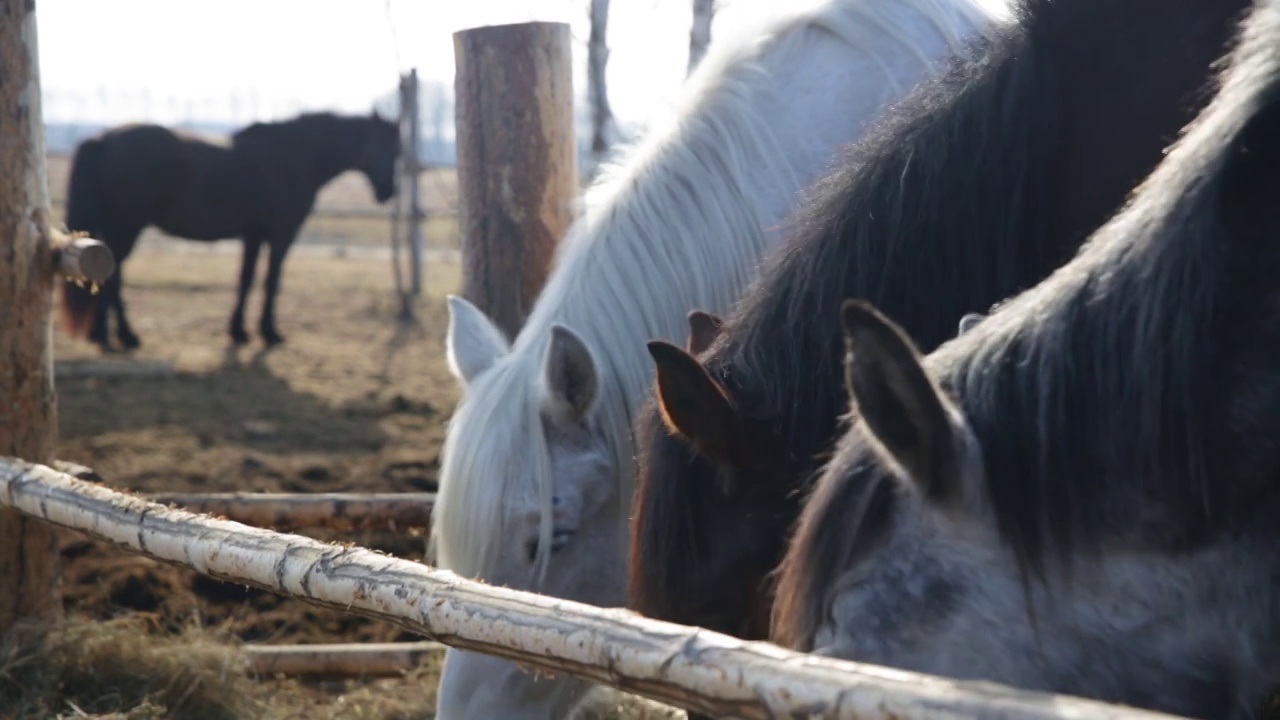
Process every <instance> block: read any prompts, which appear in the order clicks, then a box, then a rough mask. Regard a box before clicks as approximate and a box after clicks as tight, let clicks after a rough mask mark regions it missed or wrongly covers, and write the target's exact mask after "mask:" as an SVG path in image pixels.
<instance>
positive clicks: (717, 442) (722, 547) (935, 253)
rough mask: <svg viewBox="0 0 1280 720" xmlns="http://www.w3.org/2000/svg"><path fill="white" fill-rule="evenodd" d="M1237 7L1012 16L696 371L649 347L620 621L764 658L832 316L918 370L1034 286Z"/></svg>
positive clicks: (841, 188) (1178, 99) (728, 323)
mask: <svg viewBox="0 0 1280 720" xmlns="http://www.w3.org/2000/svg"><path fill="white" fill-rule="evenodd" d="M1245 7H1246V0H1177V1H1176V2H1170V1H1169V0H1126V1H1125V2H1115V1H1114V0H1026V2H1024V3H1023V5H1022V6H1021V9H1020V12H1018V13H1017V17H1018V22H1017V23H1016V24H1014V25H1012V26H1008V27H1006V28H1005V32H1003V33H1002V34H1001V36H1000V37H999V38H998V39H997V40H996V41H995V42H993V43H992V44H991V45H990V46H989V48H988V50H987V52H986V53H984V54H982V55H981V56H979V57H977V58H976V59H974V60H972V61H971V62H968V63H962V64H961V65H960V66H959V67H957V68H956V69H955V71H954V72H952V73H950V74H948V75H945V76H942V77H941V78H939V79H938V80H936V81H935V82H932V83H929V84H927V85H926V86H924V87H922V88H919V89H918V90H917V92H915V93H913V95H912V96H911V97H909V98H908V99H907V100H906V101H904V102H902V103H899V105H898V106H897V107H895V108H894V110H893V112H892V114H891V116H890V117H887V118H885V119H884V121H883V122H881V123H880V127H879V128H878V129H877V131H876V132H874V133H872V134H870V135H868V136H867V137H866V138H864V139H863V140H862V141H861V142H860V143H859V144H857V145H855V146H854V147H852V148H851V149H850V152H849V155H848V157H847V158H846V159H845V160H844V161H843V162H842V163H841V164H840V165H839V166H838V167H837V168H836V169H835V170H834V171H833V172H832V173H831V174H830V175H829V176H828V177H826V178H825V179H823V180H822V181H820V182H819V183H818V184H817V188H818V190H817V192H816V193H815V196H814V198H813V199H812V200H811V201H810V202H809V203H808V204H807V205H806V206H805V207H804V208H803V209H801V210H800V211H799V212H798V213H797V215H796V217H795V218H794V219H793V222H792V225H794V226H795V227H797V232H796V233H795V235H794V236H793V237H792V238H790V239H789V240H788V241H787V243H786V244H785V245H784V246H783V247H782V249H781V250H780V251H779V252H777V253H776V255H775V256H774V258H773V259H771V261H770V262H769V263H768V264H767V265H766V266H765V268H764V269H763V270H762V272H761V276H760V278H759V280H758V281H757V282H756V283H755V284H754V285H753V286H752V287H751V288H749V289H748V290H747V291H746V292H745V294H744V296H743V297H742V299H741V300H740V301H739V303H738V305H737V308H736V309H735V310H734V312H733V313H731V314H730V315H729V316H728V317H726V318H725V322H724V326H723V328H722V329H721V330H720V331H719V337H718V339H716V340H715V341H714V342H713V343H712V345H711V347H710V348H709V350H707V352H705V353H704V354H702V355H701V356H700V358H699V359H700V360H701V362H699V361H698V360H695V359H694V358H692V357H691V356H689V355H688V353H686V352H685V351H684V350H682V349H681V348H679V347H676V346H674V345H671V344H666V343H653V344H651V348H650V350H651V353H652V358H653V361H654V364H655V367H656V368H657V392H656V393H655V395H656V398H655V400H654V402H653V403H652V404H651V405H650V407H648V408H646V409H645V410H644V412H643V414H642V415H641V417H640V423H639V430H638V441H637V444H638V453H637V455H638V462H639V464H640V466H641V469H640V480H639V485H638V492H637V496H636V500H635V513H634V517H633V519H632V542H631V551H632V556H631V558H632V565H631V571H630V573H631V574H630V600H629V604H630V607H631V608H632V609H634V610H637V611H639V612H641V613H643V614H645V615H649V616H653V617H657V618H660V619H664V620H671V621H674V622H680V623H684V624H688V625H699V626H703V627H708V628H711V629H713V630H717V631H720V632H726V633H729V634H734V635H738V636H741V637H745V638H750V639H762V638H764V637H765V636H766V635H767V634H768V628H769V611H770V603H771V600H770V577H771V573H772V572H773V570H774V569H775V568H776V566H777V563H778V562H779V561H780V560H781V557H782V553H783V550H784V547H785V543H786V538H787V536H788V532H789V530H790V528H791V527H792V526H793V524H794V521H795V519H796V517H797V515H798V512H799V507H800V503H801V498H802V497H803V493H804V491H805V488H806V487H807V486H808V485H809V484H810V483H811V482H812V478H813V474H814V472H815V471H816V470H817V469H818V468H820V467H821V465H822V462H823V460H824V459H825V457H826V456H827V454H828V453H829V451H830V448H831V443H832V442H833V441H834V439H835V438H836V437H837V431H838V418H839V415H840V414H841V412H842V411H843V409H844V407H845V406H846V403H847V395H846V394H845V392H844V390H843V386H842V384H841V377H840V358H841V353H842V351H843V348H842V340H841V328H840V323H839V315H840V313H839V309H840V303H841V301H842V300H843V299H844V298H846V297H861V298H865V299H868V300H870V301H872V302H875V303H877V304H878V305H879V306H880V307H881V308H882V309H883V310H884V311H885V312H886V313H887V314H889V315H890V316H891V317H893V318H895V320H896V321H897V322H899V323H901V324H902V325H903V326H904V327H905V328H906V329H907V331H908V332H910V333H911V335H912V337H914V338H916V341H917V342H918V343H919V344H920V345H921V346H922V347H924V348H925V349H926V350H930V349H933V348H934V347H936V346H937V345H938V344H940V343H942V342H943V341H945V340H947V339H949V338H952V337H954V336H955V334H956V332H957V325H956V321H957V318H960V317H962V316H963V315H964V314H965V313H969V312H975V311H983V310H985V309H987V308H990V307H991V306H992V305H993V304H995V303H998V302H999V301H1001V300H1003V299H1004V298H1007V297H1009V296H1012V295H1015V294H1016V293H1018V292H1020V291H1021V290H1023V289H1025V288H1028V287H1031V286H1034V285H1035V284H1036V283H1037V282H1039V281H1040V280H1043V279H1044V278H1045V277H1047V276H1048V275H1049V274H1050V273H1051V272H1052V271H1053V270H1054V269H1055V268H1057V267H1058V266H1060V265H1061V264H1063V263H1065V262H1067V261H1068V260H1069V259H1070V258H1071V257H1072V255H1073V254H1074V253H1075V251H1076V250H1077V249H1078V248H1079V246H1080V244H1081V243H1083V242H1084V240H1085V239H1086V238H1087V237H1088V235H1089V233H1090V232H1092V231H1093V230H1094V229H1096V228H1097V227H1098V226H1099V225H1101V224H1102V223H1103V222H1105V221H1106V219H1107V218H1108V217H1110V216H1111V215H1112V214H1113V213H1115V212H1116V211H1117V210H1118V209H1119V208H1120V207H1121V205H1122V204H1123V202H1124V199H1125V197H1126V196H1127V194H1128V193H1129V192H1130V191H1131V190H1132V188H1133V187H1135V186H1136V185H1137V184H1138V183H1139V182H1141V180H1142V179H1143V178H1144V177H1145V176H1146V175H1147V174H1148V173H1149V172H1150V171H1151V170H1152V169H1153V168H1154V167H1155V166H1156V164H1157V163H1159V161H1160V159H1161V158H1162V157H1163V151H1164V149H1165V148H1166V147H1167V145H1168V144H1169V143H1170V142H1171V141H1172V139H1173V138H1175V137H1176V136H1177V133H1178V131H1179V130H1180V129H1181V128H1182V127H1183V126H1184V125H1185V124H1186V123H1187V122H1189V121H1190V120H1191V119H1192V118H1194V117H1195V114H1196V111H1197V110H1198V109H1199V108H1200V107H1203V104H1204V103H1205V102H1207V98H1205V97H1202V95H1203V93H1202V90H1203V89H1205V88H1207V84H1208V81H1209V79H1210V78H1211V71H1210V65H1211V63H1212V62H1213V61H1214V60H1215V59H1217V58H1218V57H1219V56H1220V55H1221V53H1222V51H1223V48H1224V47H1225V46H1226V43H1227V41H1228V40H1229V38H1230V37H1231V35H1232V33H1233V28H1234V22H1235V20H1236V19H1237V17H1238V14H1239V13H1240V12H1241V11H1242V10H1243V9H1244V8H1245ZM1137 36H1141V37H1142V41H1141V42H1135V41H1134V38H1135V37H1137ZM987 322H989V320H984V321H983V323H982V324H980V325H978V326H977V327H976V328H973V329H971V330H969V331H968V333H966V334H969V333H973V332H978V331H979V330H980V329H981V327H982V326H983V325H985V324H986V323H987Z"/></svg>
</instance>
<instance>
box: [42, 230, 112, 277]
mask: <svg viewBox="0 0 1280 720" xmlns="http://www.w3.org/2000/svg"><path fill="white" fill-rule="evenodd" d="M55 255H56V256H57V258H58V274H59V275H61V276H62V277H63V278H64V279H66V280H70V281H72V282H82V283H94V284H97V283H104V282H106V281H107V278H109V277H111V274H112V273H114V272H115V271H116V258H115V256H114V255H112V254H111V248H109V247H107V246H106V245H105V244H103V242H102V241H101V240H94V239H93V238H88V237H80V238H74V239H65V240H64V241H62V242H60V243H58V244H57V249H56V250H55Z"/></svg>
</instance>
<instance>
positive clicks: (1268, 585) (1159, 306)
mask: <svg viewBox="0 0 1280 720" xmlns="http://www.w3.org/2000/svg"><path fill="white" fill-rule="evenodd" d="M1241 38H1242V39H1241V42H1240V43H1239V44H1238V46H1237V47H1236V48H1235V49H1234V50H1233V52H1232V53H1231V55H1230V56H1229V63H1227V64H1226V66H1225V70H1224V71H1223V74H1222V81H1221V89H1220V91H1219V92H1218V93H1217V96H1216V98H1215V99H1214V100H1213V101H1212V103H1211V104H1210V105H1209V107H1208V108H1207V109H1206V110H1205V111H1204V113H1203V114H1202V115H1201V116H1200V117H1199V118H1198V119H1197V120H1196V121H1195V122H1194V123H1193V124H1192V125H1191V126H1190V127H1189V129H1188V130H1187V132H1186V133H1185V135H1183V137H1182V138H1181V139H1179V140H1178V142H1177V143H1176V144H1175V145H1174V146H1173V147H1172V148H1171V149H1170V151H1169V153H1168V156H1167V158H1166V159H1165V160H1164V161H1163V162H1162V163H1161V164H1160V166H1159V167H1158V168H1157V169H1156V170H1155V171H1154V172H1153V173H1152V174H1151V176H1150V177H1149V178H1148V179H1147V180H1146V182H1145V183H1143V185H1142V186H1141V187H1139V188H1138V190H1137V191H1136V192H1135V194H1134V197H1133V199H1132V201H1131V202H1130V203H1129V204H1128V206H1127V207H1126V208H1125V209H1124V210H1123V211H1122V212H1121V213H1119V214H1118V215H1116V217H1115V218H1114V219H1112V220H1111V221H1110V222H1109V223H1107V224H1106V225H1105V226H1103V227H1102V228H1101V229H1099V230H1098V231H1097V233H1095V234H1094V236H1093V237H1092V238H1091V239H1090V240H1089V242H1088V243H1087V244H1086V245H1085V246H1084V248H1083V249H1082V250H1081V251H1080V253H1079V255H1078V256H1077V257H1076V258H1075V259H1074V260H1073V261H1071V262H1070V263H1069V264H1067V265H1066V266H1065V267H1063V268H1062V269H1061V270H1059V271H1058V272H1056V273H1055V274H1054V275H1053V276H1052V277H1051V278H1049V279H1048V280H1046V281H1045V282H1044V283H1042V284H1041V285H1039V286H1037V287H1035V288H1033V289H1031V290H1029V291H1027V292H1025V293H1023V294H1022V295H1020V296H1018V297H1016V298H1014V299H1013V300H1012V301H1010V302H1009V303H1008V304H1006V305H1005V306H1003V307H1002V308H999V309H997V310H996V311H994V312H993V313H992V314H991V315H989V316H988V317H987V318H985V319H984V320H983V321H982V322H981V323H980V324H978V325H977V326H975V327H973V328H972V329H970V330H969V331H968V332H966V333H964V334H963V335H961V336H959V337H958V338H956V339H955V340H953V341H951V342H949V343H947V344H946V345H943V346H942V347H940V348H939V349H938V350H936V351H935V352H933V353H932V354H930V355H929V356H928V357H925V358H921V357H920V356H919V354H918V352H917V350H916V348H915V347H914V345H913V343H912V342H911V340H910V339H909V338H908V337H907V335H906V333H905V332H903V331H902V329H901V328H899V327H897V326H896V324H895V323H893V322H892V321H891V320H889V319H888V318H886V317H885V316H884V315H883V314H882V313H880V312H879V311H877V310H876V309H874V308H873V307H872V306H871V305H869V304H867V303H865V302H863V301H857V300H853V301H849V302H848V303H846V305H845V306H844V308H843V312H842V323H843V327H844V336H845V345H846V357H845V363H844V368H845V376H846V386H847V388H848V391H849V396H850V399H851V405H852V409H851V411H850V415H849V418H848V423H849V425H848V427H847V432H846V433H845V434H844V435H843V437H842V438H841V439H840V441H839V445H838V449H837V451H836V454H835V457H834V458H833V459H832V460H831V462H830V463H829V464H828V466H827V468H826V470H825V472H824V474H823V475H822V478H821V479H820V480H819V481H818V483H817V485H816V489H815V491H814V492H813V495H812V496H811V497H810V499H809V500H808V501H807V503H806V506H805V509H804V512H803V515H802V516H801V519H800V522H799V525H798V529H797V531H796V535H795V538H794V540H793V542H792V544H791V545H790V547H789V549H788V551H787V555H786V559H785V560H784V562H783V564H782V570H781V573H780V578H779V581H778V585H777V593H778V595H777V604H776V607H775V611H776V613H775V617H774V628H773V629H774V638H775V640H776V641H778V642H780V643H782V644H784V645H788V646H790V647H792V648H796V649H800V650H805V651H812V652H815V653H818V654H821V655H827V656H835V657H840V658H846V659H853V660H859V661H863V662H871V663H877V664H881V665H889V666H895V667H901V668H904V669H910V670H916V671H920V672H927V673H933V674H938V675H945V676H950V677H955V678H962V679H980V680H987V681H995V682H1001V683H1005V684H1008V685H1014V686H1018V687H1021V688H1026V689H1034V690H1042V691H1052V692H1059V693H1068V694H1073V695H1081V696H1087V697H1092V698H1096V699H1100V700H1104V701H1110V702H1116V703H1123V704H1128V705H1134V706H1140V707H1144V708H1149V709H1154V710H1160V711H1165V712H1173V713H1177V714H1179V715H1187V716H1192V717H1201V718H1250V717H1256V716H1259V715H1261V714H1262V711H1263V705H1264V701H1266V700H1267V697H1268V695H1269V694H1270V693H1271V692H1272V691H1274V689H1275V686H1276V684H1277V683H1278V682H1280V633H1278V632H1277V629H1278V628H1280V582H1278V581H1280V524H1277V523H1276V517H1277V516H1278V515H1280V492H1278V491H1280V487H1278V486H1277V484H1276V479H1277V478H1280V445H1277V443H1276V438H1277V437H1280V375H1278V373H1280V246H1277V244H1276V242H1275V239H1276V237H1277V236H1280V216H1277V215H1276V213H1275V208H1274V204H1275V198H1276V197H1277V193H1280V0H1260V1H1259V2H1257V3H1256V6H1255V8H1254V10H1253V12H1252V14H1251V15H1250V16H1249V17H1248V19H1247V20H1246V21H1245V22H1244V24H1243V30H1242V32H1241Z"/></svg>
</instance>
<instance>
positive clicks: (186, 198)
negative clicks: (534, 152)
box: [62, 112, 400, 350]
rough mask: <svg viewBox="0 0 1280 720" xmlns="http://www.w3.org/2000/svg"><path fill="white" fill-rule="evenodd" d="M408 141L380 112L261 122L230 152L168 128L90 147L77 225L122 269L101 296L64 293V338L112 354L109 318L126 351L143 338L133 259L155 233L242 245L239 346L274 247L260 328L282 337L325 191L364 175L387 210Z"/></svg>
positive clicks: (74, 184)
mask: <svg viewBox="0 0 1280 720" xmlns="http://www.w3.org/2000/svg"><path fill="white" fill-rule="evenodd" d="M399 153H400V133H399V129H398V127H397V126H396V124H395V123H393V122H391V121H388V120H385V119H383V118H382V117H380V116H379V115H378V114H377V113H376V112H374V113H372V114H371V115H368V116H343V115H336V114H331V113H310V114H305V115H301V116H299V117H297V118H294V119H292V120H286V121H282V122H271V123H255V124H253V125H250V126H249V127H246V128H244V129H242V130H240V131H238V132H236V133H235V134H233V135H232V136H231V137H230V138H229V142H228V143H226V144H219V143H214V142H209V141H207V140H204V139H202V138H199V137H196V136H193V135H190V134H187V133H184V132H180V131H175V130H170V129H168V128H165V127H161V126H159V125H126V126H123V127H119V128H115V129H112V130H109V131H107V132H105V133H103V134H102V135H100V136H98V137H96V138H91V139H89V140H86V141H84V142H83V143H81V144H80V146H79V147H77V148H76V152H75V156H74V158H73V159H72V167H71V177H70V180H69V181H68V187H67V219H66V225H67V227H68V228H69V229H71V230H73V231H75V230H82V231H85V232H88V233H89V234H90V235H92V236H93V237H95V238H98V239H99V240H101V241H103V242H104V243H106V244H107V246H108V247H110V248H111V251H112V253H114V254H115V258H116V263H117V265H116V272H115V274H114V275H113V276H112V277H111V278H110V279H109V280H107V282H106V283H105V285H104V287H103V288H102V292H101V293H100V294H99V295H98V296H96V297H95V296H93V295H91V294H89V292H88V291H87V290H85V289H84V288H81V287H80V286H78V285H75V284H72V283H64V284H63V285H62V288H63V292H62V314H63V318H64V321H65V323H64V324H65V328H66V330H67V331H68V332H69V333H70V334H71V335H73V336H77V337H87V338H88V339H89V340H90V341H92V342H94V343H97V344H98V345H99V346H101V347H102V348H103V349H104V350H109V349H111V343H110V339H109V337H108V331H107V330H108V329H107V321H108V312H109V311H110V310H112V309H113V308H114V310H115V316H116V338H117V339H118V340H119V341H120V344H121V346H123V348H124V349H126V350H129V349H133V348H137V347H138V346H139V345H140V341H139V339H138V336H137V334H136V333H134V331H133V328H132V327H131V326H130V325H129V321H128V319H127V318H126V316H125V309H124V300H123V299H122V297H121V296H122V288H123V285H124V280H123V275H122V273H123V270H124V261H125V259H126V258H128V257H129V254H130V253H131V252H132V251H133V247H134V243H135V242H136V241H137V239H138V236H139V235H140V234H141V233H142V231H143V230H144V229H145V228H146V227H147V226H155V227H157V228H159V229H160V230H162V231H164V232H166V233H168V234H169V235H173V236H175V237H179V238H184V239H188V240H196V241H203V242H212V241H215V240H222V239H227V238H240V239H242V241H243V243H244V257H243V261H242V264H241V267H240V279H239V286H238V289H237V294H236V305H235V310H234V311H233V312H232V314H231V323H230V328H229V331H230V334H231V339H232V341H234V342H235V343H237V344H244V343H247V342H248V341H249V335H248V333H246V332H245V329H244V309H245V308H244V304H245V298H246V296H247V295H248V293H249V288H250V286H251V285H252V284H253V278H254V274H255V271H256V268H257V263H258V253H259V251H260V250H261V248H262V246H263V245H266V246H267V252H268V263H267V276H266V279H265V281H264V283H263V292H264V298H263V302H262V315H261V320H260V322H259V331H260V332H261V334H262V339H263V341H264V342H265V343H266V344H267V345H269V346H270V345H276V344H278V343H280V342H282V341H283V340H284V338H283V337H282V336H281V335H280V332H279V330H277V328H276V319H275V303H276V296H277V293H278V292H279V289H280V273H281V270H282V269H283V266H284V258H285V255H286V254H287V253H288V252H289V248H290V247H291V246H292V245H293V241H294V239H295V238H296V237H297V235H298V230H299V229H300V228H301V227H302V223H303V222H304V221H305V220H306V218H307V216H308V215H309V214H310V213H311V209H312V207H313V206H314V205H315V200H316V194H317V193H318V192H319V191H320V189H321V188H322V187H324V186H325V185H326V184H328V182H329V181H330V180H332V179H334V178H335V177H337V176H338V175H340V174H341V173H343V172H346V171H348V170H358V171H360V172H361V173H363V174H364V175H365V177H366V178H368V180H369V183H370V184H371V185H372V186H373V191H374V196H375V198H376V199H377V201H378V202H379V203H385V202H387V201H388V200H390V199H391V197H392V196H393V195H394V194H395V166H396V159H397V157H398V156H399Z"/></svg>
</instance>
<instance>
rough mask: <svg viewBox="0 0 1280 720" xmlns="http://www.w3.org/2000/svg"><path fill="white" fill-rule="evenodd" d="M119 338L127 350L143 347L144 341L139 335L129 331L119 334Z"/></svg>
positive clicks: (121, 344)
mask: <svg viewBox="0 0 1280 720" xmlns="http://www.w3.org/2000/svg"><path fill="white" fill-rule="evenodd" d="M119 339H120V346H121V347H123V348H124V349H125V350H137V349H138V348H140V347H142V341H141V340H139V339H138V336H137V335H134V334H133V333H128V334H123V333H121V334H120V335H119Z"/></svg>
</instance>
